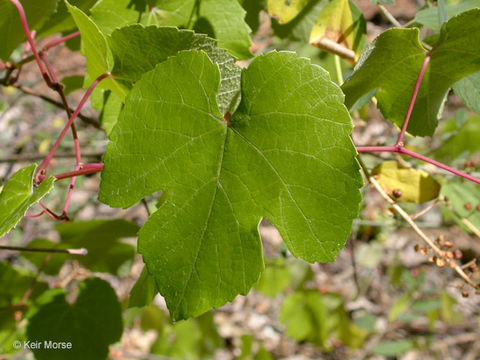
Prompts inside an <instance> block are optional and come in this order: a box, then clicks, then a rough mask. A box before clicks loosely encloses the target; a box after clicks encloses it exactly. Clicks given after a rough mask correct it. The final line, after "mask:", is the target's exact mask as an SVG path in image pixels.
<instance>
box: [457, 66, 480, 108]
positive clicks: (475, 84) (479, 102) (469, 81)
mask: <svg viewBox="0 0 480 360" xmlns="http://www.w3.org/2000/svg"><path fill="white" fill-rule="evenodd" d="M452 88H453V91H454V92H455V94H456V95H457V96H458V97H459V98H460V100H462V102H463V103H464V104H465V105H466V106H468V107H469V108H470V109H471V110H473V111H475V112H476V113H477V114H480V73H475V74H473V75H470V76H467V77H465V78H463V79H461V80H459V81H457V82H456V83H455V84H454V85H453V86H452Z"/></svg>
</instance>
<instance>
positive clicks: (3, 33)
mask: <svg viewBox="0 0 480 360" xmlns="http://www.w3.org/2000/svg"><path fill="white" fill-rule="evenodd" d="M20 3H21V4H22V6H23V9H24V10H25V15H26V18H27V23H28V27H29V30H30V31H32V30H36V29H39V28H40V27H41V26H42V24H43V23H44V22H45V20H47V18H48V17H49V16H50V15H51V14H53V12H54V11H55V8H56V5H57V0H42V1H38V0H20ZM0 14H1V16H0V44H1V45H0V59H2V60H4V61H7V60H8V58H9V57H10V54H11V53H12V51H13V50H15V48H16V47H17V46H18V45H20V44H21V43H22V42H24V41H25V40H26V37H25V32H24V30H23V27H22V24H21V22H20V15H19V14H18V10H17V8H16V7H15V5H13V3H12V2H11V1H9V0H0Z"/></svg>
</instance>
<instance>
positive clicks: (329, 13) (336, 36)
mask: <svg viewBox="0 0 480 360" xmlns="http://www.w3.org/2000/svg"><path fill="white" fill-rule="evenodd" d="M366 32H367V24H366V22H365V19H364V17H363V15H362V13H361V12H360V10H358V8H357V6H356V5H355V4H354V3H352V2H351V1H350V0H334V1H332V2H330V3H329V4H328V5H327V6H325V7H324V8H323V9H322V11H321V12H320V15H319V17H318V19H317V21H316V23H315V26H314V27H313V29H312V32H311V34H310V44H312V45H314V46H316V47H319V48H320V49H322V50H327V49H328V48H325V47H324V45H323V43H322V41H324V40H327V41H333V42H334V43H338V44H340V45H342V46H343V47H345V48H346V49H350V50H352V51H353V52H354V53H355V54H357V55H358V54H360V51H361V50H362V48H363V42H364V41H365V34H366Z"/></svg>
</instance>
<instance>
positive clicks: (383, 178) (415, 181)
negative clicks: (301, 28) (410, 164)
mask: <svg viewBox="0 0 480 360" xmlns="http://www.w3.org/2000/svg"><path fill="white" fill-rule="evenodd" d="M372 175H376V176H377V177H378V182H379V183H380V185H381V186H382V188H383V189H384V190H385V192H386V193H387V194H388V195H390V197H392V198H393V199H396V200H398V201H401V202H412V203H415V204H423V203H425V202H427V201H430V200H433V199H436V198H437V197H438V194H439V192H440V184H439V183H438V182H437V181H436V180H435V179H434V178H433V177H431V176H430V174H428V173H427V172H425V171H423V170H419V169H413V168H404V167H402V166H401V165H400V164H399V163H397V162H396V161H385V162H383V163H381V164H380V165H378V166H377V167H376V168H375V169H373V170H372Z"/></svg>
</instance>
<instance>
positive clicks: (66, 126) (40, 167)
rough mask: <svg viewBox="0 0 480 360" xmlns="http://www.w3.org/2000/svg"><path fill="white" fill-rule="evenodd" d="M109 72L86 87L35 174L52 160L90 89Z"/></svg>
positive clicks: (88, 95) (90, 91)
mask: <svg viewBox="0 0 480 360" xmlns="http://www.w3.org/2000/svg"><path fill="white" fill-rule="evenodd" d="M109 76H110V74H103V75H100V76H99V77H98V78H97V79H95V81H94V82H93V83H92V84H91V85H90V87H89V88H88V90H87V92H86V93H85V94H84V95H83V97H82V100H80V103H79V104H78V106H77V108H76V110H75V111H74V113H73V114H72V116H71V117H70V119H69V120H68V122H67V124H66V125H65V127H64V128H63V130H62V132H61V133H60V135H59V136H58V139H57V141H55V144H54V145H53V147H52V149H51V150H50V152H49V153H48V155H47V157H46V158H45V160H43V162H42V163H41V164H40V166H39V167H38V169H37V175H38V174H40V173H41V172H42V171H43V170H45V168H46V167H47V166H48V164H49V163H50V161H51V160H52V158H53V155H54V154H55V151H56V150H57V148H58V145H60V142H61V141H62V140H63V138H64V137H65V134H66V133H67V131H68V129H69V128H70V126H71V125H72V123H73V121H74V120H75V119H76V117H77V116H78V114H79V113H80V111H81V110H82V108H83V106H84V105H85V103H86V102H87V100H88V98H89V97H90V95H91V93H92V91H93V90H94V89H95V87H96V86H97V85H98V83H99V82H100V81H102V80H103V79H105V78H107V77H109Z"/></svg>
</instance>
